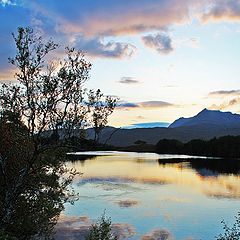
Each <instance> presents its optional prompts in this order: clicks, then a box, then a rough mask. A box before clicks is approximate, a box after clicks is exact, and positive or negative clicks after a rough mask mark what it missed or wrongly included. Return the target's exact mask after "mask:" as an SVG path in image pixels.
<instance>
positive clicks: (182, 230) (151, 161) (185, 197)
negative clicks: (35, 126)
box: [60, 152, 240, 240]
mask: <svg viewBox="0 0 240 240" xmlns="http://www.w3.org/2000/svg"><path fill="white" fill-rule="evenodd" d="M81 154H82V155H81V156H77V157H76V155H75V158H76V159H79V161H74V162H70V161H69V162H68V163H67V165H68V167H74V168H76V169H77V170H78V171H79V172H82V173H83V174H82V175H81V176H78V177H77V178H76V179H75V180H74V183H73V187H74V189H75V190H76V192H77V193H79V199H78V200H77V201H76V202H75V204H74V205H70V204H66V210H65V212H64V213H63V215H62V216H61V219H60V221H61V220H62V221H63V219H64V221H65V222H64V221H63V222H64V224H65V225H64V226H65V230H66V229H68V230H70V229H71V230H74V231H77V230H81V229H82V230H83V231H85V228H84V227H85V226H89V224H90V223H91V221H92V220H96V219H97V218H99V217H100V216H101V214H102V213H103V212H104V211H105V213H106V216H110V217H111V220H112V222H113V224H114V230H115V231H116V232H118V234H120V235H121V236H122V237H121V239H134V240H135V239H143V240H147V239H177V240H190V239H202V240H210V239H214V237H215V236H217V235H218V234H219V233H221V232H222V225H221V220H223V219H224V220H225V221H226V222H228V223H229V224H232V223H233V221H234V215H236V214H237V212H238V211H239V210H240V172H239V169H240V167H239V161H238V160H234V161H230V160H223V159H220V160H219V159H207V158H199V157H196V158H194V157H192V156H181V155H159V154H154V153H128V152H82V153H81ZM66 222H67V224H66ZM68 234H69V233H68ZM63 235H64V234H62V236H63ZM62 239H64V238H62Z"/></svg>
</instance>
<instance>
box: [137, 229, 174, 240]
mask: <svg viewBox="0 0 240 240" xmlns="http://www.w3.org/2000/svg"><path fill="white" fill-rule="evenodd" d="M141 240H173V236H172V234H171V233H170V232H169V231H168V230H165V229H157V230H153V231H151V232H149V233H147V234H145V235H144V236H142V237H141Z"/></svg>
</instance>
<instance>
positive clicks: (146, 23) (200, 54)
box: [0, 0, 240, 126]
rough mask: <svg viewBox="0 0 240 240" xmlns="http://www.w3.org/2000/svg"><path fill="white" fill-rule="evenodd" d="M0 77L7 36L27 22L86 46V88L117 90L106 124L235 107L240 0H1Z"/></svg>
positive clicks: (4, 76)
mask: <svg viewBox="0 0 240 240" xmlns="http://www.w3.org/2000/svg"><path fill="white" fill-rule="evenodd" d="M0 21H1V25H0V32H1V34H0V56H1V57H0V80H1V81H8V80H12V79H13V73H14V70H13V69H11V68H10V65H9V64H7V58H8V57H9V56H12V55H14V45H13V41H12V37H11V33H12V32H16V30H17V27H19V26H31V27H32V28H34V29H36V30H37V31H39V32H40V33H41V34H43V36H44V37H46V38H49V37H52V38H53V39H54V40H55V41H56V42H58V43H60V45H61V46H65V45H69V46H74V47H76V48H79V49H81V50H83V51H85V52H86V57H87V58H88V59H89V60H90V61H91V62H92V63H93V69H92V72H91V78H90V80H89V82H88V83H87V84H86V85H87V87H89V88H95V89H96V88H101V89H102V91H103V92H105V93H106V94H110V95H116V96H119V97H120V99H121V107H119V108H118V109H117V110H116V111H115V113H114V114H113V116H112V117H111V121H110V124H111V125H114V126H126V125H131V124H137V123H141V122H144V123H145V122H171V121H173V120H175V119H176V118H178V117H181V116H185V117H188V116H192V115H194V114H196V113H197V112H199V111H201V110H202V109H203V108H205V107H206V108H210V109H220V110H223V111H233V112H240V108H239V106H240V97H239V93H240V91H239V89H240V87H239V82H240V79H239V76H240V68H239V62H240V44H239V42H240V41H239V40H240V0H138V1H135V0H121V1H110V0H91V1H90V0H86V1H75V0H71V1H69V0H68V1H66V0H61V1H57V0H51V1H47V0H36V1H30V0H0Z"/></svg>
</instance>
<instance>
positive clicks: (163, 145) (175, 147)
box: [156, 139, 183, 153]
mask: <svg viewBox="0 0 240 240" xmlns="http://www.w3.org/2000/svg"><path fill="white" fill-rule="evenodd" d="M182 147H183V143H181V142H180V141H178V140H175V139H161V140H160V141H159V142H158V143H157V144H156V151H157V152H158V153H180V152H181V150H182Z"/></svg>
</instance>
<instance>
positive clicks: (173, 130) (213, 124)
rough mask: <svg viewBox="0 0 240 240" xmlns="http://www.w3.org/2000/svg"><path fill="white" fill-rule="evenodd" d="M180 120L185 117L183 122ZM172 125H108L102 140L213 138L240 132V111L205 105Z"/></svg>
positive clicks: (125, 143) (128, 142)
mask: <svg viewBox="0 0 240 240" xmlns="http://www.w3.org/2000/svg"><path fill="white" fill-rule="evenodd" d="M183 119H184V120H183ZM185 120H186V121H185ZM179 121H181V122H180V124H179ZM171 125H172V126H171ZM171 125H170V126H171V127H170V126H169V127H168V128H166V127H154V128H135V129H121V128H119V129H117V128H113V127H107V128H105V129H104V130H103V132H102V134H101V136H100V142H101V143H106V141H107V144H110V145H113V146H119V147H124V146H130V145H134V144H135V142H136V141H138V140H141V141H144V142H146V143H148V144H156V143H157V142H158V141H159V140H161V139H176V140H179V141H182V142H187V141H190V140H193V139H202V140H210V139H212V138H214V137H221V136H226V135H232V136H237V135H240V115H239V114H233V113H231V112H221V111H218V110H208V109H203V110H202V111H201V112H199V113H198V114H197V115H195V116H193V117H191V118H180V119H177V120H176V121H174V122H173V123H172V124H171ZM113 132H114V133H113ZM112 133H113V134H112ZM111 134H112V135H111ZM110 135H111V136H110ZM88 136H89V138H92V137H93V130H92V129H89V130H88Z"/></svg>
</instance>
